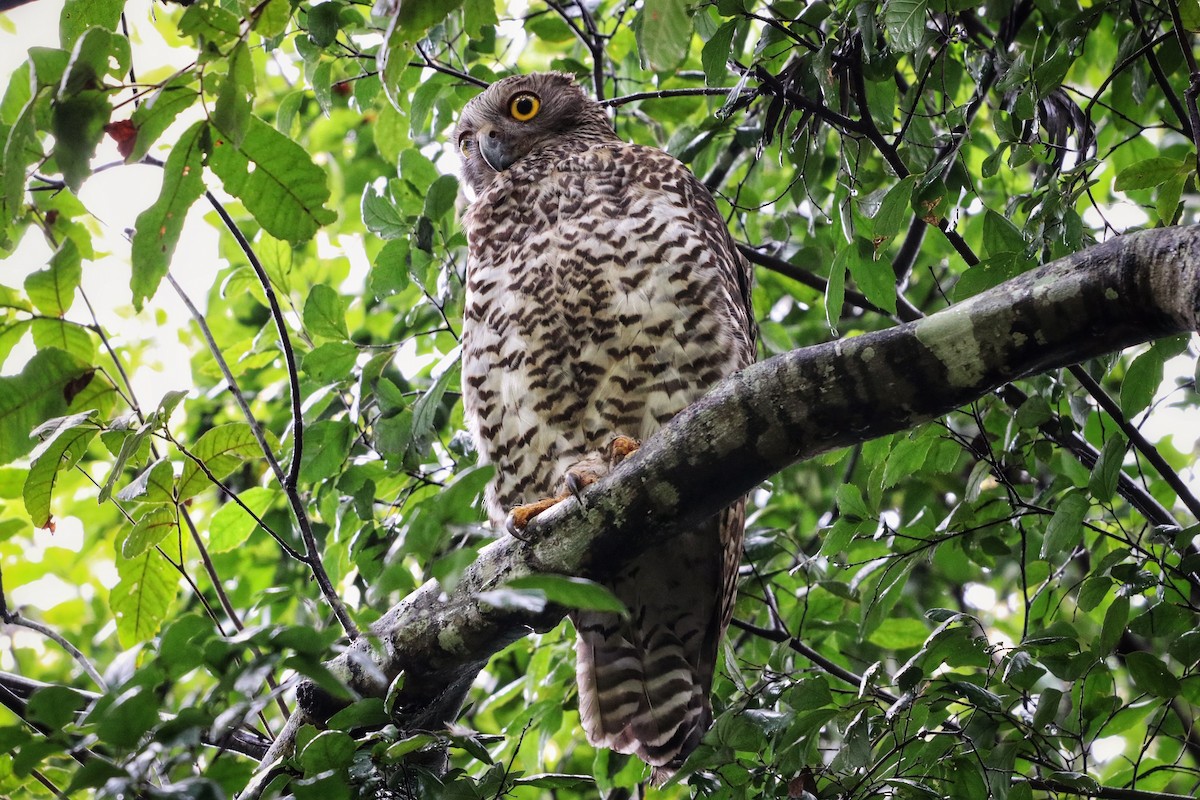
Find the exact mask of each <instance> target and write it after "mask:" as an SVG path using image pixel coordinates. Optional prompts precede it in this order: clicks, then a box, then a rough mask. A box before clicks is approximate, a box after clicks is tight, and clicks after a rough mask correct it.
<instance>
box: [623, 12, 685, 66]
mask: <svg viewBox="0 0 1200 800" xmlns="http://www.w3.org/2000/svg"><path fill="white" fill-rule="evenodd" d="M688 6H689V3H688V0H644V2H643V3H642V10H641V11H640V12H639V13H638V16H637V20H636V21H635V23H634V24H635V30H636V32H637V45H638V53H639V54H640V55H641V60H642V66H644V67H646V68H647V69H651V70H653V71H655V72H657V73H659V74H660V75H662V74H666V73H671V72H674V71H675V70H677V69H679V67H680V66H681V65H682V64H683V60H684V59H685V58H687V54H688V49H689V48H690V47H691V45H692V34H693V33H694V32H695V31H694V29H693V27H692V20H691V18H690V17H689V16H688Z"/></svg>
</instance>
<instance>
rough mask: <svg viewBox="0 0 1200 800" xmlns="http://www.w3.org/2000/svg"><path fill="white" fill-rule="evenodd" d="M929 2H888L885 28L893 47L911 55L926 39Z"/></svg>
mask: <svg viewBox="0 0 1200 800" xmlns="http://www.w3.org/2000/svg"><path fill="white" fill-rule="evenodd" d="M928 11H929V9H928V2H927V0H887V3H886V4H885V5H884V7H883V28H884V30H885V31H886V32H887V35H888V39H889V41H891V43H892V46H893V47H895V48H896V49H897V50H900V51H902V52H905V53H911V52H912V51H914V50H916V49H917V48H918V47H920V46H921V43H922V42H923V41H924V39H925V21H926V16H927V14H928Z"/></svg>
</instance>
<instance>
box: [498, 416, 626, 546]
mask: <svg viewBox="0 0 1200 800" xmlns="http://www.w3.org/2000/svg"><path fill="white" fill-rule="evenodd" d="M641 446H642V443H641V442H639V441H638V440H637V439H634V438H632V437H630V436H614V437H613V438H612V440H611V441H610V442H609V443H608V444H607V445H606V446H605V447H604V449H603V450H599V451H596V452H594V453H592V454H591V455H589V456H588V457H587V458H584V459H583V460H581V461H580V462H579V463H577V464H576V465H575V466H573V467H571V468H570V469H569V470H567V474H566V475H565V476H563V481H562V486H563V488H564V491H561V492H559V494H558V495H557V496H555V497H546V498H543V499H541V500H538V501H536V502H533V503H526V504H525V505H520V506H515V507H514V508H513V509H512V510H511V511H509V512H508V518H507V519H506V520H505V521H504V527H505V529H506V530H507V531H508V532H509V533H510V534H512V535H513V536H516V537H517V538H520V536H519V535H518V534H520V532H521V531H523V530H525V528H526V527H527V526H528V525H529V521H530V520H531V519H533V518H534V517H536V516H537V515H538V514H541V513H542V512H543V511H545V510H546V509H548V508H550V507H551V506H554V505H557V504H559V503H561V502H562V501H563V500H566V499H567V498H568V497H574V498H575V499H576V500H579V501H580V502H581V503H582V502H583V498H582V497H580V492H582V491H583V490H584V489H586V488H587V487H588V486H591V485H592V484H593V483H595V482H596V481H598V480H600V479H601V478H603V477H604V476H605V475H607V474H608V473H609V471H610V470H611V469H612V468H613V467H615V466H616V465H617V464H620V463H621V462H622V461H624V460H625V459H626V458H628V457H629V455H630V454H632V453H635V452H637V449H638V448H639V447H641Z"/></svg>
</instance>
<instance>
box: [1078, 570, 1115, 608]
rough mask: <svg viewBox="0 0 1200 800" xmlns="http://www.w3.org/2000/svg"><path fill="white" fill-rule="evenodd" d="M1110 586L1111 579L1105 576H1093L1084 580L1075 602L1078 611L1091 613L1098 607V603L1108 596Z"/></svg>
mask: <svg viewBox="0 0 1200 800" xmlns="http://www.w3.org/2000/svg"><path fill="white" fill-rule="evenodd" d="M1112 585H1113V583H1112V578H1110V577H1108V576H1107V575H1093V576H1092V577H1090V578H1088V579H1086V580H1085V581H1084V582H1083V585H1081V586H1080V587H1079V596H1078V598H1077V600H1076V604H1077V605H1078V606H1079V610H1080V611H1091V610H1092V609H1093V608H1095V607H1096V606H1098V605H1100V601H1101V600H1103V599H1104V598H1105V597H1106V596H1107V595H1108V590H1109V589H1111V588H1112Z"/></svg>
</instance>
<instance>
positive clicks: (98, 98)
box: [53, 90, 112, 192]
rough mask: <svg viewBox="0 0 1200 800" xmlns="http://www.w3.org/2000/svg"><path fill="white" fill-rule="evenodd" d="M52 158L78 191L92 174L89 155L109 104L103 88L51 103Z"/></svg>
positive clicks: (102, 125) (101, 136)
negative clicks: (102, 90) (52, 119)
mask: <svg viewBox="0 0 1200 800" xmlns="http://www.w3.org/2000/svg"><path fill="white" fill-rule="evenodd" d="M53 108H54V124H53V132H54V160H55V161H57V162H58V167H59V169H60V170H62V175H63V181H64V182H65V183H66V184H67V187H68V188H69V189H70V190H71V191H72V192H78V191H79V187H80V186H81V185H83V181H84V180H85V179H86V178H87V177H88V176H89V175H91V174H92V156H93V155H95V153H96V146H97V145H98V144H100V140H101V139H102V138H103V137H104V126H105V124H107V123H108V117H109V114H110V113H111V112H112V106H111V105H110V104H109V102H108V95H107V94H105V93H104V92H100V91H95V90H89V91H83V92H79V93H78V94H75V95H73V96H71V97H68V98H66V99H63V100H59V101H57V102H55V103H54V105H53Z"/></svg>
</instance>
